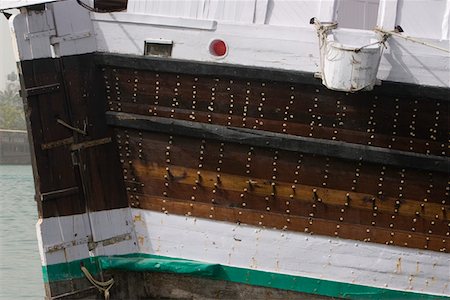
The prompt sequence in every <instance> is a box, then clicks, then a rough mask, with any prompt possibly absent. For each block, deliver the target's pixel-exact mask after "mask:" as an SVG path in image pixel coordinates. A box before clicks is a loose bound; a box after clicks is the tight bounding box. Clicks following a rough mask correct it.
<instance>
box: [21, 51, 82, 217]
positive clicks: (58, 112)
mask: <svg viewBox="0 0 450 300" xmlns="http://www.w3.org/2000/svg"><path fill="white" fill-rule="evenodd" d="M20 70H21V73H22V74H21V77H22V79H21V80H22V87H23V88H25V89H28V88H33V87H39V86H46V85H51V84H55V83H61V81H62V79H61V71H60V66H59V62H58V61H56V60H51V59H39V60H33V61H24V62H21V65H20ZM24 95H26V93H24ZM24 102H25V108H26V116H27V123H28V130H29V132H30V134H31V136H32V139H33V147H32V148H33V150H34V151H33V153H34V154H33V157H34V159H33V170H34V175H35V186H36V196H37V199H40V194H41V193H48V192H53V191H56V190H61V189H65V188H70V187H73V186H78V182H77V179H76V177H75V176H74V173H73V167H72V161H71V155H70V151H69V150H68V148H67V147H62V148H55V149H49V150H43V149H42V148H41V144H44V143H48V142H53V141H56V140H60V139H64V138H69V137H71V136H72V133H71V131H70V130H67V129H66V128H64V127H62V126H60V125H58V124H57V123H56V118H61V119H66V120H67V119H68V111H67V107H66V103H65V93H64V90H63V89H59V90H57V91H52V92H50V93H47V94H37V95H33V96H28V98H25V99H24ZM38 208H39V215H40V216H41V217H50V216H58V215H67V214H74V213H82V212H84V203H83V197H82V195H80V194H78V195H70V196H67V195H66V196H64V195H63V196H62V197H60V198H58V199H53V200H51V201H45V202H43V203H40V200H38Z"/></svg>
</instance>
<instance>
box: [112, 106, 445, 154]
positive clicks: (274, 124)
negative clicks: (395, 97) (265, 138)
mask: <svg viewBox="0 0 450 300" xmlns="http://www.w3.org/2000/svg"><path fill="white" fill-rule="evenodd" d="M114 104H116V105H117V104H118V102H117V101H112V102H111V105H114ZM110 110H112V111H122V112H129V113H135V114H141V115H149V116H160V117H167V118H169V117H170V118H171V117H173V118H176V119H181V120H187V121H193V120H195V121H197V122H201V123H213V124H217V125H227V126H234V127H243V123H245V124H246V127H247V128H253V129H262V130H266V131H270V132H276V133H279V132H281V129H282V128H283V123H285V122H284V121H274V120H267V119H264V120H261V118H252V117H246V122H243V121H242V120H243V119H242V116H234V117H232V118H231V119H228V118H227V116H226V115H224V114H217V113H210V112H209V113H208V112H199V111H196V112H195V119H193V118H192V117H191V115H192V110H191V109H180V108H168V107H162V106H155V105H139V104H134V103H121V104H120V110H118V109H115V108H110ZM208 116H211V122H209V120H208ZM258 120H261V121H263V125H261V123H258V122H259V121H258ZM310 128H311V127H310V126H309V125H306V124H298V123H287V126H286V129H287V130H286V133H289V134H293V135H298V136H309V134H310V133H311V134H312V135H311V136H312V137H315V138H325V139H333V137H335V138H336V140H342V141H346V142H349V143H355V144H364V141H370V140H371V139H370V135H368V134H367V133H365V132H358V131H351V130H347V129H339V130H337V133H334V129H333V128H326V127H323V126H322V127H315V128H314V130H313V131H311V129H310ZM338 137H343V138H338ZM395 139H396V142H395V143H397V144H398V146H397V147H395V149H398V150H402V151H408V152H409V151H410V141H411V139H409V138H406V137H396V138H395ZM371 144H372V145H373V146H378V147H384V148H389V145H391V146H392V144H393V143H392V141H391V137H389V136H382V135H377V138H376V140H374V141H371ZM391 148H392V147H391ZM413 148H414V149H416V150H417V151H415V152H417V153H427V150H429V151H430V152H429V154H433V153H436V154H437V155H441V154H442V144H441V143H438V142H434V141H432V142H430V141H426V140H418V139H415V140H414V141H413ZM418 150H421V151H418Z"/></svg>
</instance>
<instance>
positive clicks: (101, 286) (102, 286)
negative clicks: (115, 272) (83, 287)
mask: <svg viewBox="0 0 450 300" xmlns="http://www.w3.org/2000/svg"><path fill="white" fill-rule="evenodd" d="M81 271H82V272H83V273H84V276H86V278H87V279H88V280H89V282H90V283H92V285H93V286H95V287H96V288H97V289H98V290H99V291H100V292H101V293H103V295H104V297H105V300H108V299H109V290H110V289H111V288H112V286H113V285H114V278H111V279H110V280H108V281H105V282H101V281H98V280H95V278H94V277H93V276H92V275H91V273H89V270H88V269H86V267H85V266H81Z"/></svg>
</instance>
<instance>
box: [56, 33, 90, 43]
mask: <svg viewBox="0 0 450 300" xmlns="http://www.w3.org/2000/svg"><path fill="white" fill-rule="evenodd" d="M91 35H92V33H91V32H90V31H83V32H77V33H71V34H67V35H63V36H52V37H51V38H50V44H52V45H54V44H59V43H61V42H67V41H73V40H80V39H84V38H87V37H90V36H91Z"/></svg>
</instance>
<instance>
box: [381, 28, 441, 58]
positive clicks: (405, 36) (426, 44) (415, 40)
mask: <svg viewBox="0 0 450 300" xmlns="http://www.w3.org/2000/svg"><path fill="white" fill-rule="evenodd" d="M375 31H378V32H381V33H384V34H385V35H388V36H390V35H393V36H396V37H400V38H402V39H405V40H407V41H411V42H414V43H418V44H421V45H424V46H428V47H431V48H434V49H437V50H441V51H444V52H447V53H450V50H449V49H446V48H442V47H439V46H436V45H433V44H430V43H427V42H425V41H422V40H419V39H416V38H413V37H410V36H407V35H402V34H400V33H397V32H394V31H386V30H383V29H379V28H375Z"/></svg>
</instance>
